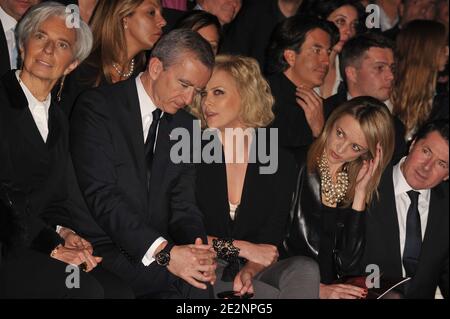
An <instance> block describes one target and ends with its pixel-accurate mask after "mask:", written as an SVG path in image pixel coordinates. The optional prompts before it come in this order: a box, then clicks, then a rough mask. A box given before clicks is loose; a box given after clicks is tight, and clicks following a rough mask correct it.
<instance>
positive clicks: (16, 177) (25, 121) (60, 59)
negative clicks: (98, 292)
mask: <svg viewBox="0 0 450 319" xmlns="http://www.w3.org/2000/svg"><path fill="white" fill-rule="evenodd" d="M65 9H66V8H65V6H63V5H61V4H57V3H54V2H53V3H52V2H45V3H42V4H40V5H37V6H35V7H33V8H32V9H31V10H30V11H28V13H27V14H26V15H25V16H24V18H23V19H22V20H21V22H20V23H19V25H18V27H17V35H18V45H19V49H20V54H21V57H22V61H23V67H22V69H21V70H18V71H9V72H8V73H6V74H5V75H4V76H3V77H2V78H1V81H0V105H1V108H0V121H1V122H0V162H1V163H2V165H1V167H0V180H1V181H3V182H5V183H7V184H9V185H11V187H12V188H13V189H18V190H20V191H23V192H24V193H25V194H26V196H27V198H28V201H29V211H30V216H29V220H30V222H28V220H27V219H25V220H22V221H20V223H21V224H20V226H21V227H25V228H29V229H28V230H27V232H26V233H27V236H29V238H30V239H31V242H30V243H29V244H28V245H25V247H27V248H28V247H29V248H30V249H33V250H37V251H39V252H41V253H43V254H45V255H47V256H45V255H43V256H40V255H39V256H38V255H36V254H35V253H34V252H33V253H31V252H30V253H29V252H28V250H27V251H25V252H23V254H24V255H22V254H19V255H20V257H19V258H22V257H24V256H28V254H29V255H30V261H29V262H28V263H25V264H23V265H21V266H20V267H17V269H16V271H14V269H15V268H14V265H17V264H18V263H19V261H18V260H16V259H15V258H14V257H12V259H11V260H10V261H11V264H9V263H8V259H7V262H6V267H8V269H9V270H11V271H12V272H11V273H10V274H9V275H8V276H6V277H3V279H4V280H6V281H5V282H4V285H3V284H0V286H1V287H2V289H4V290H3V292H4V293H5V294H6V296H10V297H15V298H16V297H21V296H23V297H38V295H37V294H38V293H39V291H40V290H39V289H42V291H44V292H45V291H46V290H45V289H46V288H49V291H52V290H53V288H54V287H55V286H53V283H51V284H49V287H46V286H37V287H34V288H31V287H29V288H28V289H27V288H24V287H25V285H29V283H26V282H25V281H22V280H27V279H31V277H28V275H26V274H22V272H24V269H25V268H26V267H30V265H32V266H33V267H34V266H35V265H33V262H32V260H34V258H36V260H40V261H39V262H38V264H39V263H40V262H42V263H44V264H46V265H49V267H52V268H51V269H54V270H55V271H58V274H57V275H56V276H57V277H56V278H59V279H60V280H61V281H60V282H59V283H57V284H58V285H57V286H58V287H59V288H63V286H64V283H65V281H63V279H62V269H61V266H59V267H58V266H57V265H56V266H52V264H54V263H52V262H50V261H48V260H47V259H48V258H45V257H48V256H51V257H52V258H54V259H58V260H60V261H62V262H64V263H66V264H73V265H80V266H81V267H84V269H85V270H86V271H88V272H90V271H92V274H93V275H94V274H95V276H96V278H97V279H98V280H99V281H101V284H102V285H103V286H104V293H105V297H109V298H122V297H123V298H128V297H129V296H130V295H131V291H130V289H128V288H127V287H126V286H125V285H121V284H120V283H121V281H120V280H119V279H118V278H116V277H115V276H113V275H112V274H109V273H107V272H106V271H104V270H101V269H99V268H98V267H97V265H98V263H99V262H100V261H101V260H102V259H101V258H100V257H96V256H94V255H93V249H92V246H91V244H90V243H89V242H87V241H86V240H84V239H83V238H81V237H80V236H78V235H77V234H75V233H73V232H72V231H70V230H68V229H66V228H63V229H59V228H58V232H57V231H56V229H55V226H56V225H61V226H70V225H71V222H70V214H71V211H70V207H69V205H68V199H69V194H68V189H69V188H68V174H69V173H68V172H69V171H70V169H71V165H70V156H69V135H68V123H67V118H66V117H65V116H64V113H63V112H62V110H60V109H59V107H58V105H57V103H55V101H54V100H53V99H52V94H51V90H52V89H53V87H54V86H55V84H56V83H57V82H58V81H59V79H60V78H61V77H63V76H65V75H67V74H69V73H70V72H71V71H73V70H74V69H75V68H76V67H77V65H78V64H79V63H80V62H81V61H83V60H84V59H85V58H86V57H87V56H88V54H89V52H90V49H91V47H92V34H91V31H90V30H89V27H88V26H87V25H86V24H85V23H84V22H82V23H81V24H80V28H68V27H67V26H66V18H67V14H66V11H65ZM27 224H28V226H27ZM25 259H26V258H25ZM19 260H22V259H19ZM22 261H23V260H22ZM94 268H95V269H94ZM46 271H49V272H48V273H47V274H46V273H45V272H43V275H45V276H50V277H51V276H52V275H51V271H50V270H46ZM97 275H98V276H97ZM30 276H32V275H30ZM12 278H16V279H17V278H20V279H17V280H19V281H20V282H21V284H20V285H18V286H17V287H16V286H15V282H14V280H12ZM34 279H36V278H34ZM41 280H42V278H40V279H39V280H38V281H36V282H42V281H41ZM55 284H56V283H55ZM127 289H128V290H127ZM49 293H50V292H49ZM63 293H64V292H63V291H61V289H59V290H58V294H59V295H58V296H60V297H62V296H63V295H62V294H63ZM43 295H46V294H45V293H43ZM47 296H50V295H47Z"/></svg>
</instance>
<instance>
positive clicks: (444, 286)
mask: <svg viewBox="0 0 450 319" xmlns="http://www.w3.org/2000/svg"><path fill="white" fill-rule="evenodd" d="M448 265H449V263H448V257H447V260H446V261H445V264H444V266H443V269H442V274H441V278H440V282H439V289H441V293H442V296H443V297H444V298H445V299H448V288H449V278H448Z"/></svg>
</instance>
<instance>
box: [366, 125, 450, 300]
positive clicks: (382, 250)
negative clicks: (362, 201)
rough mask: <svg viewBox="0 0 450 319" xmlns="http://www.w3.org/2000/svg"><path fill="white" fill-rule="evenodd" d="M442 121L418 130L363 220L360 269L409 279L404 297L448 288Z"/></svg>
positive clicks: (445, 160) (429, 295) (445, 133)
mask: <svg viewBox="0 0 450 319" xmlns="http://www.w3.org/2000/svg"><path fill="white" fill-rule="evenodd" d="M448 129H449V124H448V122H447V121H443V120H439V121H435V122H430V123H428V124H426V125H425V126H424V127H422V128H421V129H420V130H419V131H418V133H417V135H416V138H415V139H414V142H413V143H412V145H411V147H410V151H409V154H408V156H406V157H404V158H403V159H401V160H400V162H399V163H398V164H397V165H395V166H390V167H388V168H387V169H386V171H385V172H384V175H383V177H382V179H381V182H380V186H379V188H378V191H379V195H380V197H379V199H378V200H376V201H375V202H374V204H373V205H372V206H371V207H370V208H369V210H368V212H367V216H366V247H365V256H364V258H363V261H364V262H363V265H364V266H366V265H377V266H378V267H379V269H380V272H381V273H382V276H384V277H386V278H400V277H411V278H412V279H411V280H410V281H409V282H407V283H406V284H405V285H404V286H403V293H404V295H405V297H406V298H414V299H416V298H420V299H423V298H427V299H429V298H434V296H435V292H436V289H437V287H438V286H439V288H440V290H441V292H442V295H443V296H444V298H448V289H449V259H448V258H449V236H448V230H449V196H448V195H449V194H448V182H447V180H448V177H449V170H448V160H449V158H448V153H449V145H448Z"/></svg>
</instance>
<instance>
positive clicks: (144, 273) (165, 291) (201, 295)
mask: <svg viewBox="0 0 450 319" xmlns="http://www.w3.org/2000/svg"><path fill="white" fill-rule="evenodd" d="M94 251H95V252H94V254H95V255H96V256H101V257H103V261H102V265H103V267H104V268H105V269H107V270H108V271H110V272H112V273H114V274H115V275H117V276H119V277H120V278H121V279H122V280H123V281H124V282H125V283H126V284H127V285H129V286H130V287H131V288H132V289H133V291H134V293H135V295H136V297H137V298H142V299H210V298H213V290H212V287H211V286H210V285H208V289H207V290H202V289H198V288H195V287H193V286H191V285H190V284H188V283H187V282H185V281H184V280H182V279H180V278H178V277H176V276H174V275H172V274H171V273H170V272H169V271H168V270H167V268H165V267H162V266H159V265H157V264H156V263H155V262H153V263H152V264H150V265H149V266H147V267H146V266H144V264H142V262H141V261H140V260H139V261H133V262H132V261H130V260H129V259H127V258H126V257H125V256H124V255H123V254H122V253H121V252H120V251H119V250H118V249H117V248H116V246H114V245H101V246H95V248H94Z"/></svg>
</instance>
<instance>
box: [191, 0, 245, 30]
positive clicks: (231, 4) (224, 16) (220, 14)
mask: <svg viewBox="0 0 450 319" xmlns="http://www.w3.org/2000/svg"><path fill="white" fill-rule="evenodd" d="M241 7H242V0H197V6H195V8H194V9H195V10H204V11H206V12H209V13H211V14H213V15H215V16H216V17H217V19H219V22H220V24H221V25H222V26H224V25H226V24H229V23H231V22H232V21H233V20H234V18H236V16H237V14H238V13H239V10H241Z"/></svg>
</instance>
